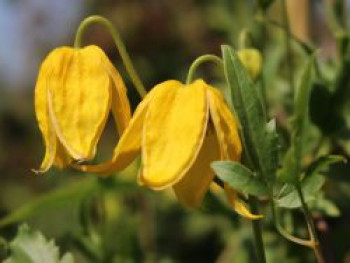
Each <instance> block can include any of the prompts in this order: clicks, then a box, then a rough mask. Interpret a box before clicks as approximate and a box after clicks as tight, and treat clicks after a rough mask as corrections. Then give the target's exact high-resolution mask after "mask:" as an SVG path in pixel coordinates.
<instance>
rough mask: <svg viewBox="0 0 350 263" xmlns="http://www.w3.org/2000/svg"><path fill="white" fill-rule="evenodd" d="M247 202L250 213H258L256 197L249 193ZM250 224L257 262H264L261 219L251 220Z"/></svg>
mask: <svg viewBox="0 0 350 263" xmlns="http://www.w3.org/2000/svg"><path fill="white" fill-rule="evenodd" d="M248 202H249V205H250V208H251V211H252V213H253V214H255V215H258V214H260V213H259V209H258V203H257V199H256V197H254V196H251V195H249V198H248ZM252 226H253V233H254V243H255V253H256V257H257V260H258V261H257V262H259V263H266V256H265V249H264V242H263V238H262V228H261V220H260V219H257V220H252Z"/></svg>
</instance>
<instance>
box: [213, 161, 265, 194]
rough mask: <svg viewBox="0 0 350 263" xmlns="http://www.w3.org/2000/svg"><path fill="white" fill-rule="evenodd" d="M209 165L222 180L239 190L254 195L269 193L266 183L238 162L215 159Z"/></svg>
mask: <svg viewBox="0 0 350 263" xmlns="http://www.w3.org/2000/svg"><path fill="white" fill-rule="evenodd" d="M211 167H212V168H213V170H214V172H215V173H216V175H217V176H218V177H219V178H220V179H221V180H222V181H224V182H225V183H227V184H228V185H229V186H231V187H232V188H234V189H236V190H238V191H240V192H244V193H247V194H251V195H255V196H262V195H268V193H269V191H268V188H267V186H266V184H265V183H264V182H263V181H262V180H259V178H257V177H256V175H255V174H254V173H253V172H252V171H251V170H249V169H248V168H247V167H245V166H243V165H242V164H240V163H237V162H231V161H217V162H213V163H212V164H211Z"/></svg>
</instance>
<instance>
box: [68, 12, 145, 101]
mask: <svg viewBox="0 0 350 263" xmlns="http://www.w3.org/2000/svg"><path fill="white" fill-rule="evenodd" d="M92 23H98V24H101V25H103V26H105V27H106V28H107V29H108V31H109V32H110V33H111V35H112V38H113V41H114V44H115V45H116V47H117V49H118V51H119V54H120V57H121V58H122V61H123V64H124V66H125V68H126V71H127V72H128V74H129V76H130V79H131V81H132V83H133V84H134V86H135V88H136V90H137V92H138V93H139V94H140V96H141V97H142V98H143V97H144V96H145V95H146V93H147V92H146V90H145V87H144V85H143V83H142V81H141V79H140V78H139V76H138V74H137V73H136V70H135V68H134V66H133V64H132V62H131V59H130V56H129V54H128V52H127V50H126V47H125V45H124V42H123V40H122V39H121V37H120V34H119V32H118V30H117V29H115V27H114V26H113V24H112V23H111V22H110V21H109V20H108V19H106V18H104V17H102V16H97V15H95V16H89V17H87V18H85V19H84V20H83V21H82V22H81V23H80V25H79V28H78V30H77V33H76V35H75V41H74V47H75V48H80V47H81V42H82V37H83V34H84V32H85V30H86V28H87V27H88V26H89V25H90V24H92Z"/></svg>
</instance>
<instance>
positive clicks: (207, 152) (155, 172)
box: [80, 80, 256, 219]
mask: <svg viewBox="0 0 350 263" xmlns="http://www.w3.org/2000/svg"><path fill="white" fill-rule="evenodd" d="M237 126H238V124H237V122H236V120H235V118H234V116H233V115H232V113H231V112H230V110H229V108H228V106H227V104H226V103H225V101H224V98H223V96H222V95H221V93H220V92H219V91H218V90H217V89H215V88H213V87H211V86H209V85H207V84H206V83H205V82H204V81H203V80H197V81H195V82H194V83H192V84H190V85H184V84H182V83H180V82H178V81H174V80H170V81H166V82H163V83H161V84H159V85H157V86H155V87H154V88H153V89H152V90H151V91H150V92H149V93H148V95H147V96H146V98H145V99H144V100H143V101H142V102H141V103H140V104H139V106H138V107H137V109H136V111H135V113H134V115H133V117H132V119H131V121H130V124H129V126H128V127H127V129H126V130H125V132H124V133H123V135H122V136H121V138H120V140H119V143H118V146H117V147H116V149H115V151H114V154H113V158H112V160H111V161H109V162H106V163H103V164H100V165H82V166H81V167H80V169H82V170H83V171H90V172H95V173H102V174H108V173H113V172H115V171H118V170H122V169H124V168H125V167H126V166H128V165H129V164H130V163H131V161H132V160H133V159H134V158H135V157H136V156H138V155H139V154H140V153H141V158H142V166H141V169H140V173H139V178H138V180H139V182H140V183H141V184H143V185H145V186H148V187H150V188H152V189H154V190H162V189H165V188H168V187H173V189H174V191H175V193H176V195H177V197H178V199H179V200H180V201H181V202H182V203H183V204H185V205H187V206H189V207H195V206H198V205H199V204H200V203H201V201H202V198H203V196H204V194H205V192H206V191H207V189H208V187H209V185H210V183H211V182H212V181H213V178H214V173H213V171H212V170H211V168H210V163H211V162H212V161H215V160H220V159H221V160H224V159H226V160H233V161H238V160H239V159H240V157H241V152H242V145H241V140H240V138H239V134H238V127H237ZM232 191H233V190H232V189H231V190H229V191H228V193H229V195H228V197H229V200H230V203H231V204H232V207H233V208H234V209H235V210H236V211H237V212H238V213H240V214H241V215H243V216H245V217H249V218H253V219H254V218H256V216H255V215H252V214H250V212H249V211H248V209H246V208H245V207H244V205H243V204H242V203H241V202H240V201H239V199H238V198H237V196H236V194H235V192H232Z"/></svg>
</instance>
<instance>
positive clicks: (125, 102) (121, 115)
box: [103, 56, 131, 135]
mask: <svg viewBox="0 0 350 263" xmlns="http://www.w3.org/2000/svg"><path fill="white" fill-rule="evenodd" d="M103 61H104V66H105V68H106V71H107V73H108V74H109V76H110V78H111V80H112V105H111V109H112V113H113V117H114V119H115V122H116V124H117V130H118V133H119V135H121V134H122V133H123V132H124V130H125V129H126V127H127V125H128V124H129V121H130V118H131V110H130V103H129V99H128V96H127V90H126V87H125V84H124V81H123V79H122V77H121V76H120V74H119V72H118V71H117V70H116V68H115V67H114V66H113V64H112V63H111V62H110V60H109V59H108V58H107V57H106V56H104V57H103Z"/></svg>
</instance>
